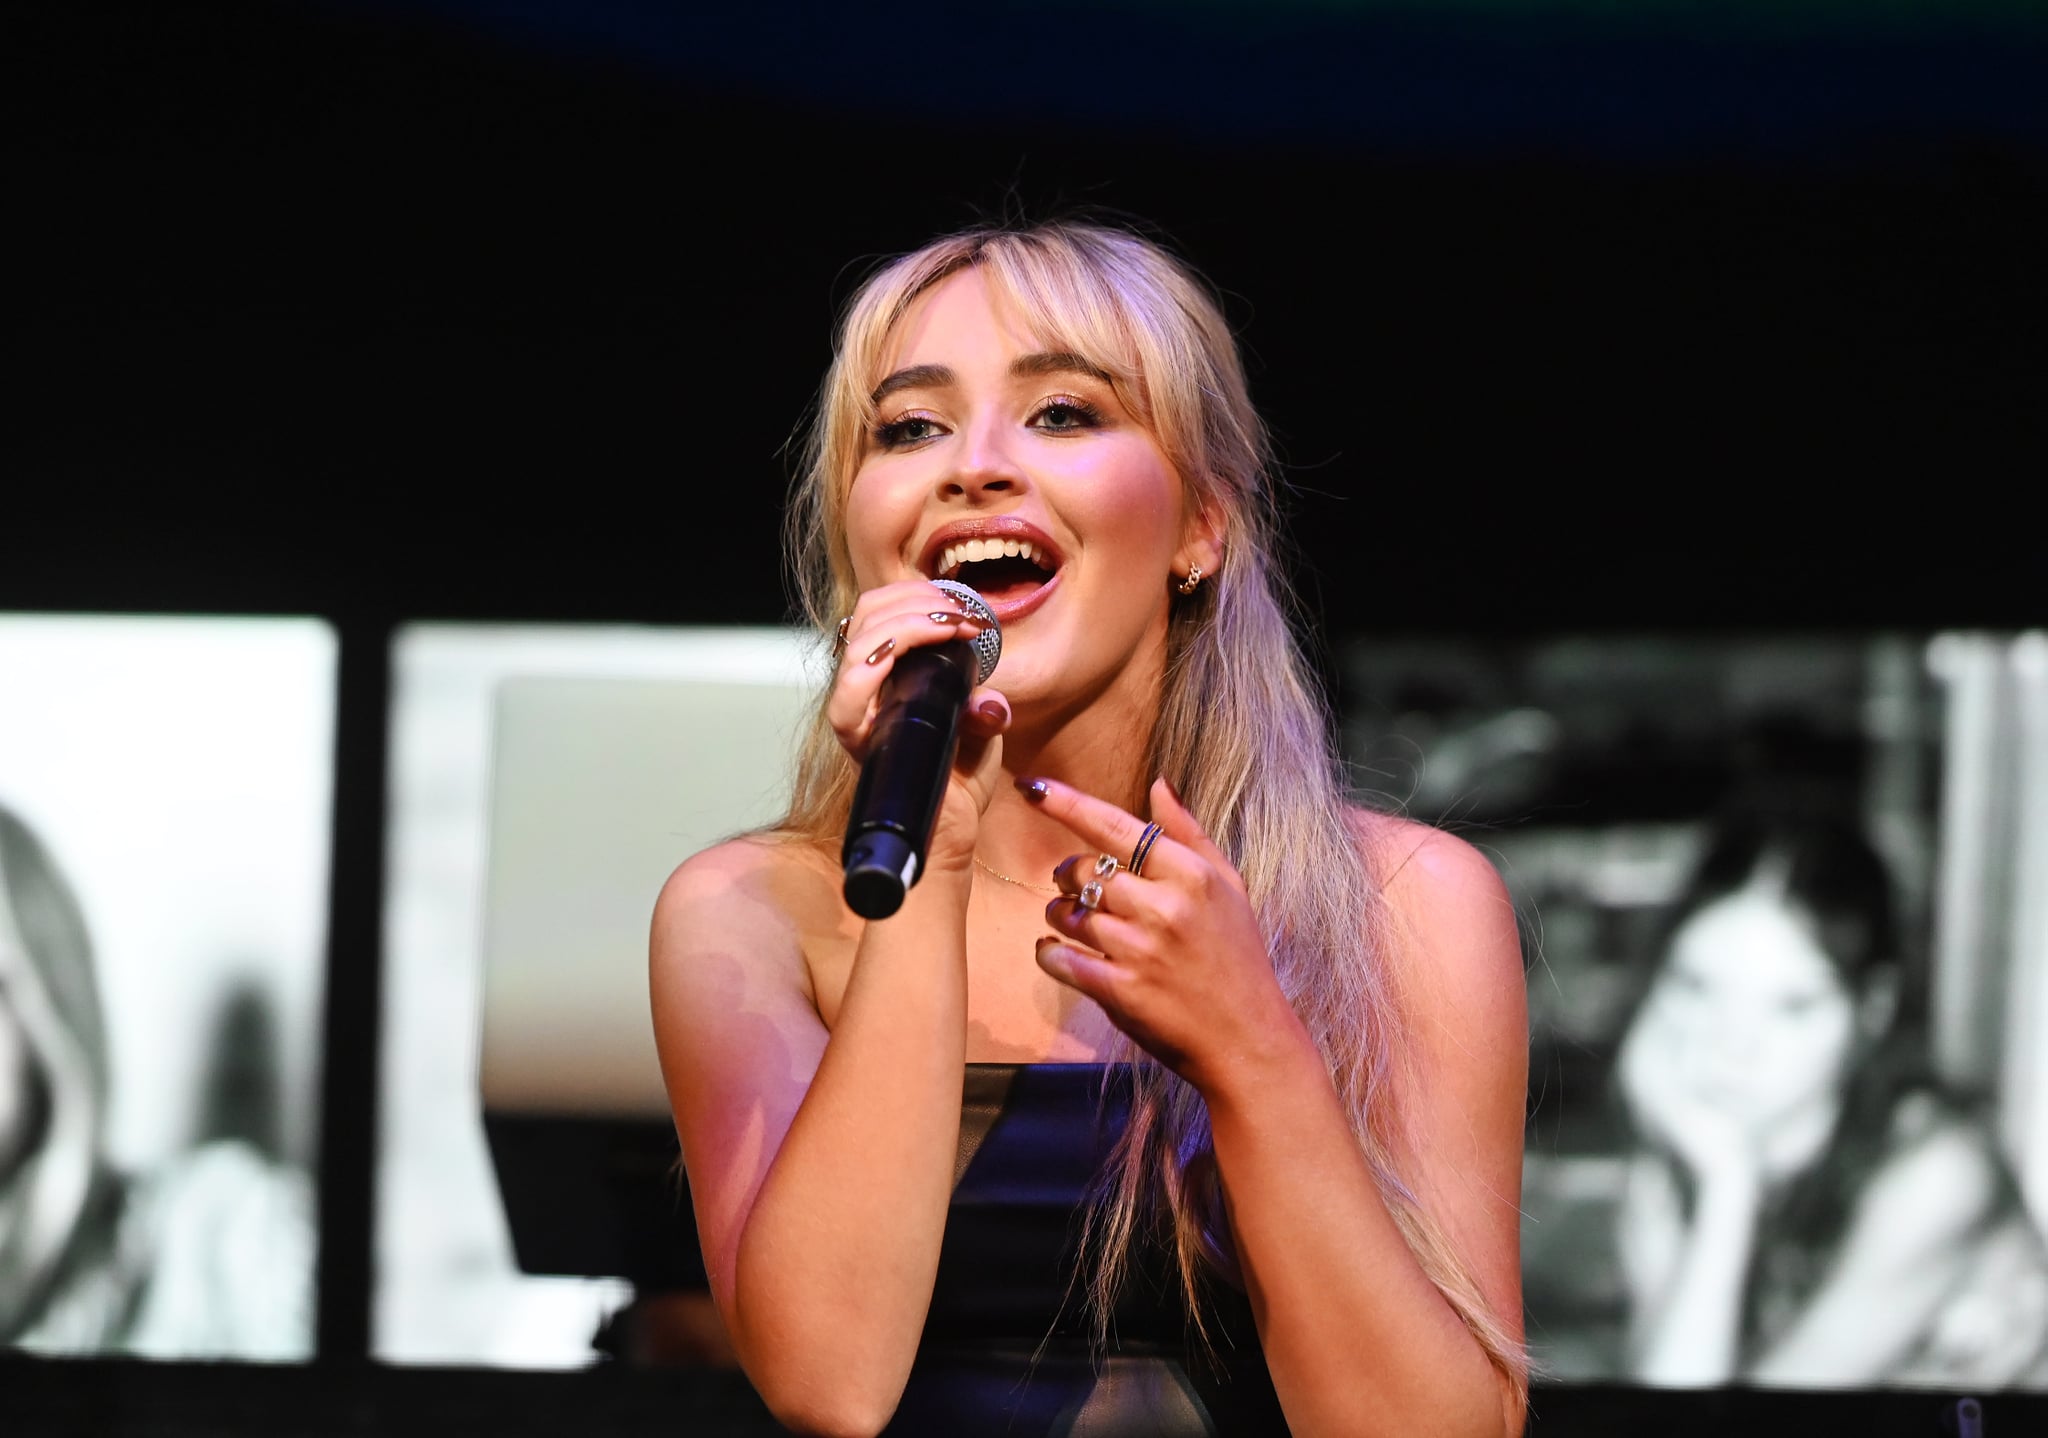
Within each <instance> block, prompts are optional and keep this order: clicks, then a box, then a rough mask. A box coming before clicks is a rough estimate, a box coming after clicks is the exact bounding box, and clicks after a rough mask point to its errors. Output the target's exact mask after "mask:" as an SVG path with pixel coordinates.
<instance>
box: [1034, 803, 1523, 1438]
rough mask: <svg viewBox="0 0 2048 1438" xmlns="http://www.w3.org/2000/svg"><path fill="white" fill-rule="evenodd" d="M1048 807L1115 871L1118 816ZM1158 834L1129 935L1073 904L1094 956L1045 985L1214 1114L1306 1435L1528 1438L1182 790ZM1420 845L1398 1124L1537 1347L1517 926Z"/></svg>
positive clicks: (1408, 928) (1261, 1306)
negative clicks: (1395, 1209)
mask: <svg viewBox="0 0 2048 1438" xmlns="http://www.w3.org/2000/svg"><path fill="white" fill-rule="evenodd" d="M1045 802H1047V804H1048V806H1049V807H1050V808H1052V809H1054V811H1055V812H1057V813H1058V814H1059V816H1060V817H1061V819H1062V821H1063V822H1067V823H1069V824H1070V826H1071V827H1074V828H1075V830H1076V832H1077V833H1080V834H1082V835H1083V836H1084V837H1086V838H1088V839H1090V840H1091V841H1092V842H1096V843H1098V844H1100V845H1101V846H1102V847H1103V848H1104V849H1105V850H1106V851H1108V852H1118V851H1119V849H1121V850H1122V851H1124V852H1128V850H1129V842H1128V841H1129V837H1130V836H1128V835H1126V834H1124V833H1122V832H1120V831H1119V829H1118V825H1119V824H1120V823H1121V820H1119V819H1117V818H1115V817H1114V816H1115V815H1116V813H1117V812H1118V811H1115V810H1113V809H1111V808H1110V806H1107V805H1101V804H1100V801H1096V800H1090V799H1088V798H1087V796H1085V795H1075V794H1074V793H1073V791H1071V790H1068V789H1066V788H1065V787H1064V786H1051V788H1050V790H1049V792H1048V796H1047V799H1046V801H1045ZM1091 806H1095V807H1091ZM1104 811H1107V812H1104ZM1152 812H1153V814H1154V816H1155V817H1156V818H1158V819H1159V821H1160V822H1161V823H1162V824H1164V825H1165V826H1166V832H1167V835H1168V836H1169V837H1170V838H1173V839H1176V840H1177V841H1179V842H1178V844H1177V846H1176V847H1175V848H1174V849H1172V850H1170V851H1165V854H1164V857H1163V861H1162V862H1161V863H1160V874H1159V878H1158V879H1157V880H1156V881H1155V880H1151V879H1150V876H1151V875H1152V874H1153V872H1154V862H1155V861H1154V860H1153V859H1150V858H1148V860H1147V863H1146V874H1147V876H1148V877H1147V881H1141V882H1143V883H1144V884H1145V887H1142V888H1139V887H1136V886H1127V887H1126V888H1125V889H1124V890H1122V891H1120V892H1119V891H1117V890H1116V889H1114V888H1113V887H1112V889H1111V891H1110V893H1111V894H1112V895H1113V896H1114V897H1113V899H1112V900H1106V901H1105V908H1108V907H1111V906H1112V905H1113V906H1114V907H1116V908H1117V909H1119V910H1128V912H1129V915H1130V917H1129V918H1125V917H1124V916H1123V914H1122V913H1121V912H1120V913H1118V914H1116V915H1105V914H1101V913H1098V914H1094V915H1081V916H1076V915H1073V914H1071V913H1069V912H1066V911H1065V910H1063V909H1062V907H1061V906H1060V905H1057V904H1056V905H1055V906H1054V914H1053V919H1054V924H1055V927H1058V928H1060V929H1061V930H1062V931H1063V932H1065V933H1067V934H1069V935H1071V936H1072V937H1074V938H1076V939H1078V940H1080V941H1081V942H1082V943H1085V944H1087V945H1088V949H1082V948H1080V947H1077V946H1072V945H1064V944H1062V945H1050V946H1046V947H1042V948H1041V952H1040V962H1041V964H1043V965H1044V966H1045V967H1046V968H1047V969H1048V971H1050V972H1052V973H1053V974H1054V975H1055V976H1056V977H1061V978H1063V979H1065V980H1066V981H1067V982H1070V983H1073V984H1075V985H1076V987H1079V988H1081V989H1082V990H1083V991H1084V992H1086V993H1088V994H1090V996H1091V997H1095V998H1096V999H1097V1000H1098V1001H1099V1002H1101V1003H1102V1005H1103V1007H1104V1009H1105V1010H1106V1011H1107V1012H1109V1013H1110V1015H1111V1016H1112V1017H1113V1018H1114V1019H1115V1020H1116V1021H1117V1023H1118V1025H1119V1026H1120V1027H1123V1028H1124V1029H1125V1031H1126V1032H1128V1033H1130V1034H1131V1035H1132V1036H1133V1037H1134V1038H1137V1039H1138V1041H1139V1042H1141V1043H1143V1044H1145V1046H1146V1047H1147V1048H1148V1049H1150V1050H1151V1051H1152V1052H1153V1053H1155V1054H1157V1055H1159V1056H1160V1058H1161V1059H1162V1060H1163V1061H1165V1062H1167V1063H1168V1064H1170V1065H1172V1066H1173V1067H1174V1068H1175V1069H1176V1070H1177V1071H1179V1072H1181V1073H1182V1075H1183V1076H1184V1077H1186V1078H1188V1080H1189V1081H1190V1082H1191V1083H1193V1084H1194V1085H1195V1087H1196V1088H1197V1089H1198V1090H1200V1091H1201V1093H1202V1094H1203V1097H1204V1098H1205V1099H1206V1100H1207V1102H1208V1106H1209V1112H1210V1118H1211V1123H1212V1127H1213V1131H1214V1135H1215V1144H1216V1157H1217V1162H1218V1166H1219V1169H1220V1170H1221V1174H1222V1178H1223V1186H1224V1191H1225V1195H1226V1199H1227V1203H1228V1210H1229V1215H1230V1223H1231V1229H1232V1236H1233V1238H1234V1240H1235V1246H1236V1249H1237V1253H1238V1258H1239V1261H1240V1264H1241V1266H1242V1267H1243V1269H1244V1273H1245V1277H1246V1281H1247V1287H1248V1289H1249V1291H1250V1295H1251V1299H1252V1305H1253V1310H1254V1313H1255V1315H1256V1316H1257V1319H1258V1324H1259V1335H1260V1340H1261V1343H1262V1345H1263V1347H1264V1349H1265V1353H1266V1357H1267V1361H1268V1364H1269V1367H1270V1368H1271V1371H1272V1375H1273V1382H1274V1386H1275V1388H1276V1390H1277V1391H1278V1393H1279V1396H1280V1399H1281V1404H1282V1406H1283V1408H1284V1409H1285V1410H1286V1413H1287V1418H1288V1423H1289V1425H1290V1427H1291V1428H1292V1430H1293V1431H1294V1432H1295V1433H1297V1434H1304V1435H1310V1434H1407V1433H1416V1432H1428V1433H1441V1434H1474V1435H1497V1434H1516V1433H1519V1432H1520V1431H1521V1428H1522V1423H1523V1405H1522V1400H1521V1390H1520V1385H1519V1382H1518V1381H1517V1379H1516V1378H1515V1377H1514V1376H1511V1375H1510V1374H1508V1373H1506V1372H1504V1371H1502V1370H1501V1369H1499V1368H1497V1367H1496V1366H1495V1365H1494V1364H1493V1363H1492V1362H1491V1361H1490V1360H1489V1358H1488V1355H1487V1353H1486V1350H1485V1349H1484V1348H1483V1347H1482V1346H1481V1345H1480V1343H1479V1341H1478V1340H1477V1339H1476V1338H1475V1337H1474V1335H1473V1333H1472V1331H1471V1330H1470V1329H1469V1328H1468V1327H1467V1326H1466V1324H1465V1323H1464V1322H1463V1321H1462V1319H1461V1318H1460V1316H1459V1314H1458V1313H1457V1311H1456V1310H1455V1309H1454V1308H1453V1307H1452V1306H1451V1304H1450V1303H1449V1302H1448V1301H1447V1300H1446V1299H1445V1298H1444V1296H1443V1295H1442V1293H1441V1292H1440V1291H1439V1290H1438V1289H1437V1287H1436V1285H1435V1284H1434V1283H1433V1282H1432V1281H1431V1280H1430V1278H1429V1277H1428V1275H1427V1274H1426V1273H1425V1272H1424V1271H1423V1269H1422V1267H1421V1265H1420V1263H1419V1262H1418V1261H1417V1260H1416V1258H1415V1256H1414V1254H1413V1252H1412V1251H1411V1250H1410V1249H1409V1247H1408V1245H1407V1243H1406V1241H1405V1240H1404V1239H1403V1237H1402V1235H1401V1232H1400V1229H1399V1228H1398V1227H1397V1226H1396V1223H1395V1220H1394V1217H1393V1215H1392V1213H1391V1212H1390V1211H1389V1209H1388V1207H1387V1204H1386V1202H1385V1200H1383V1199H1382V1197H1381V1195H1380V1192H1379V1189H1378V1186H1377V1185H1376V1183H1375V1182H1374V1179H1373V1176H1372V1173H1371V1170H1370V1168H1369V1166H1368V1165H1367V1163H1366V1161H1365V1158H1364V1155H1363V1154H1362V1153H1361V1152H1360V1150H1359V1147H1358V1144H1357V1142H1356V1140H1355V1139H1354V1138H1353V1136H1352V1133H1351V1129H1350V1125H1349V1121H1348V1119H1347V1117H1346V1115H1345V1112H1344V1109H1343V1106H1342V1104H1341V1102H1340V1101H1339V1099H1338V1097H1337V1094H1336V1090H1335V1088H1334V1087H1333V1085H1332V1084H1331V1082H1330V1079H1329V1076H1328V1073H1327V1070H1326V1069H1325V1067H1324V1065H1323V1061H1322V1058H1321V1056H1320V1054H1319V1053H1318V1052H1317V1051H1316V1048H1315V1046H1314V1044H1313V1043H1312V1042H1311V1040H1310V1039H1309V1036H1308V1034H1307V1033H1306V1031H1305V1030H1304V1029H1303V1028H1302V1025H1301V1023H1300V1021H1299V1020H1298V1019H1297V1018H1296V1017H1295V1015H1294V1012H1293V1010H1292V1009H1291V1008H1290V1007H1289V1006H1288V1004H1287V1002H1286V999H1285V997H1284V995H1282V994H1281V992H1280V989H1279V986H1278V984H1277V983H1275V982H1274V980H1273V975H1272V966H1271V961H1270V958H1269V957H1268V955H1267V954H1266V951H1265V946H1264V941H1263V939H1262V938H1261V936H1260V935H1259V933H1258V930H1257V925H1256V921H1255V920H1254V919H1253V918H1252V916H1251V914H1250V909H1249V905H1248V904H1247V903H1245V902H1244V900H1243V890H1242V885H1241V882H1240V881H1239V880H1238V878H1237V876H1236V874H1235V872H1234V871H1232V870H1230V868H1229V865H1228V864H1227V862H1225V861H1223V859H1222V856H1221V854H1220V853H1219V852H1218V851H1216V850H1215V849H1214V847H1213V846H1212V845H1210V844H1209V842H1208V840H1207V839H1206V838H1205V837H1204V836H1202V834H1201V833H1200V830H1199V827H1198V826H1196V825H1195V824H1194V821H1193V819H1192V816H1190V815H1188V814H1187V813H1186V811H1185V810H1183V809H1181V808H1180V806H1179V804H1178V802H1177V801H1176V800H1175V799H1174V798H1173V797H1172V795H1171V793H1170V792H1169V791H1167V790H1166V789H1165V786H1164V785H1155V786H1154V788H1153V791H1152ZM1404 827H1405V826H1404ZM1409 832H1410V833H1411V834H1412V835H1414V836H1415V844H1416V847H1417V852H1416V854H1415V856H1414V858H1413V860H1412V861H1411V862H1410V863H1409V864H1408V865H1407V866H1406V867H1405V868H1404V869H1403V870H1402V871H1401V872H1400V874H1398V875H1397V876H1395V877H1394V878H1393V879H1392V880H1391V882H1390V883H1389V886H1388V896H1389V900H1390V902H1391V903H1392V904H1393V906H1394V909H1395V912H1396V914H1397V916H1398V918H1399V919H1400V920H1401V927H1402V928H1403V930H1404V931H1405V933H1404V940H1405V941H1404V944H1403V952H1402V953H1401V954H1399V955H1397V956H1393V958H1392V961H1393V962H1394V963H1395V964H1396V965H1397V966H1398V969H1399V973H1400V977H1401V979H1402V981H1403V984H1402V986H1403V987H1404V988H1405V989H1406V990H1407V991H1408V993H1407V999H1408V1003H1407V1018H1408V1023H1409V1025H1410V1028H1411V1030H1412V1044H1413V1055H1412V1057H1413V1064H1412V1070H1411V1075H1410V1079H1409V1081H1406V1082H1399V1083H1397V1084H1396V1092H1395V1094H1394V1100H1393V1101H1394V1103H1395V1105H1396V1107H1397V1109H1398V1110H1399V1111H1400V1112H1401V1113H1402V1114H1403V1115H1404V1116H1405V1118H1406V1121H1407V1123H1408V1126H1409V1128H1410V1131H1411V1132H1412V1133H1413V1134H1414V1135H1415V1136H1416V1139H1417V1142H1416V1143H1415V1144H1414V1146H1413V1147H1414V1161H1413V1163H1412V1165H1411V1167H1410V1171H1409V1173H1408V1175H1407V1177H1408V1178H1409V1180H1410V1183H1411V1186H1412V1187H1413V1189H1414V1191H1415V1192H1416V1194H1417V1197H1418V1198H1419V1200H1420V1202H1421V1205H1422V1207H1423V1208H1424V1210H1425V1211H1426V1212H1427V1213H1428V1214H1429V1216H1430V1218H1431V1219H1432V1220H1433V1221H1434V1223H1435V1224H1436V1225H1437V1227H1438V1228H1439V1229H1440V1230H1441V1231H1442V1232H1443V1234H1444V1236H1445V1237H1446V1239H1447V1240H1448V1242H1449V1243H1450V1246H1451V1247H1452V1248H1453V1249H1454V1250H1455V1251H1456V1252H1457V1253H1458V1254H1459V1255H1460V1256H1461V1257H1462V1258H1463V1260H1464V1262H1465V1263H1466V1265H1467V1266H1468V1268H1469V1270H1470V1272H1471V1274H1472V1276H1473V1277H1474V1279H1475V1280H1476V1284H1477V1287H1478V1291H1479V1295H1480V1299H1481V1302H1482V1304H1483V1305H1484V1307H1485V1308H1486V1310H1487V1311H1489V1312H1490V1313H1491V1315H1492V1317H1493V1319H1494V1320H1495V1322H1496V1323H1497V1324H1498V1326H1499V1327H1500V1328H1501V1329H1503V1330H1504V1331H1506V1332H1507V1333H1509V1334H1511V1335H1515V1336H1516V1337H1519V1334H1520V1330H1521V1280H1520V1265H1519V1252H1520V1244H1519V1233H1520V1229H1519V1210H1518V1203H1519V1199H1520V1191H1521V1153H1522V1118H1523V1107H1524V1094H1525V1084H1526V1075H1527V1063H1528V1030H1527V1019H1526V1007H1525V998H1524V994H1523V987H1522V982H1523V981H1522V966H1521V958H1520V946H1519V942H1518V940H1517V936H1516V931H1515V925H1514V918H1513V913H1512V910H1511V909H1510V906H1509V903H1508V900H1507V897H1506V894H1505V892H1504V891H1503V890H1502V888H1501V885H1500V881H1499V879H1498V877H1497V876H1495V875H1494V873H1493V870H1492V868H1491V867H1490V866H1489V865H1487V863H1486V862H1485V860H1484V859H1483V858H1481V857H1480V856H1479V855H1478V854H1477V853H1475V852H1474V851H1472V850H1471V849H1470V848H1469V847H1468V846H1466V845H1464V844H1462V843H1460V842H1459V841H1457V840H1455V839H1451V838H1449V837H1447V836H1444V835H1437V834H1431V833H1428V831H1424V830H1421V829H1420V828H1419V827H1415V828H1412V829H1410V830H1409ZM1425 835H1427V837H1424V836H1425ZM1162 843H1163V841H1162ZM1154 853H1155V854H1160V853H1161V850H1160V849H1155V850H1154ZM1113 882H1114V883H1115V884H1124V883H1125V879H1124V878H1123V877H1118V878H1116V879H1115V880H1114V881H1113ZM1233 893H1234V895H1235V898H1234V899H1233V897H1232V895H1233ZM1069 907H1070V906H1069ZM1089 950H1096V951H1098V952H1097V953H1090V952H1089ZM1102 954H1106V955H1108V956H1109V957H1107V958H1104V957H1100V956H1099V955H1102Z"/></svg>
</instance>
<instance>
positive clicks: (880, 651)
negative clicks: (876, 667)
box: [868, 639, 896, 664]
mask: <svg viewBox="0 0 2048 1438" xmlns="http://www.w3.org/2000/svg"><path fill="white" fill-rule="evenodd" d="M895 647H896V641H895V640H893V639H884V640H883V641H882V643H881V645H880V647H879V648H877V649H876V650H875V652H874V653H872V654H870V655H869V656H868V663H870V664H880V663H881V662H882V661H883V660H884V659H886V658H888V656H889V651H890V650H892V649H894V648H895Z"/></svg>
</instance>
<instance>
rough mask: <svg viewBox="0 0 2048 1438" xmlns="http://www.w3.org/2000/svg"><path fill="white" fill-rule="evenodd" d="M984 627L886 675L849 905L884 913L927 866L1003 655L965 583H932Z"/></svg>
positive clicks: (853, 819) (849, 869)
mask: <svg viewBox="0 0 2048 1438" xmlns="http://www.w3.org/2000/svg"><path fill="white" fill-rule="evenodd" d="M932 582H933V583H934V584H936V585H938V587H939V588H941V589H943V590H945V591H946V593H948V594H949V595H951V596H952V597H953V598H955V599H957V600H959V601H960V607H961V608H962V609H964V610H966V611H967V612H968V613H969V614H971V615H973V616H974V617H975V618H976V619H979V620H981V621H982V623H983V624H984V625H986V626H987V627H986V628H984V629H983V630H982V631H981V633H979V634H977V635H976V636H975V637H974V638H973V639H971V640H970V639H953V640H948V641H947V642H946V643H944V644H931V645H920V646H919V647H917V648H915V649H912V650H909V651H907V652H906V653H903V654H900V655H898V656H897V658H896V663H895V665H894V667H892V668H891V669H890V671H889V677H888V678H887V679H884V680H883V681H882V693H881V700H880V705H879V707H878V708H877V710H876V713H875V727H874V737H873V742H872V743H871V744H870V746H869V748H868V757H867V758H866V759H865V760H864V761H862V763H861V769H860V784H859V786H858V787H857V788H856V789H855V790H854V792H853V812H852V814H851V815H850V816H848V818H847V822H846V842H845V844H843V845H842V846H841V847H840V851H839V858H840V863H841V865H842V866H843V867H844V869H845V870H846V881H845V885H844V892H845V894H846V906H847V907H848V908H849V909H851V910H853V911H854V912H855V913H856V914H859V915H860V916H861V917H862V918H863V919H886V918H888V917H889V915H891V914H893V913H895V912H896V911H897V910H898V909H899V908H901V907H902V906H903V896H904V895H905V894H906V893H908V892H909V891H910V887H911V886H912V885H913V884H915V883H916V882H917V881H918V878H919V876H920V875H921V874H922V872H923V870H924V854H925V846H926V845H928V844H929V843H930V842H931V837H932V826H933V825H934V824H935V823H937V822H938V817H939V801H940V800H941V799H942V798H943V797H944V796H945V792H946V778H947V776H948V775H949V774H951V773H952V770H953V754H954V751H955V750H957V749H958V748H959V747H960V715H961V713H962V711H964V710H965V709H966V707H967V694H968V691H969V690H971V689H973V688H974V686H975V685H977V684H982V683H986V682H987V680H988V676H989V675H990V674H992V673H994V672H995V667H996V660H997V659H999V658H1001V657H1002V653H1003V635H1002V631H1001V630H1000V629H999V628H997V626H996V616H995V612H994V611H993V610H991V609H990V608H989V607H988V604H987V602H986V601H984V600H983V599H982V597H981V596H980V595H979V594H976V593H975V592H974V591H973V590H972V589H969V588H968V587H967V586H966V585H964V584H959V583H956V582H955V581H953V580H950V579H935V580H933V581H932Z"/></svg>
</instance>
